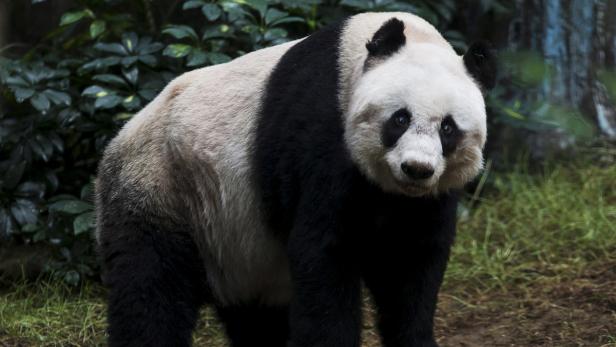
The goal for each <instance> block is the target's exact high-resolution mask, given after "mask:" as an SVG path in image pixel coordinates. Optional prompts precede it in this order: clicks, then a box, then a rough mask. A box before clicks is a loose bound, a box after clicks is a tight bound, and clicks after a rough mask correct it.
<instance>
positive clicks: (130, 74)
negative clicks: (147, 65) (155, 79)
mask: <svg viewBox="0 0 616 347" xmlns="http://www.w3.org/2000/svg"><path fill="white" fill-rule="evenodd" d="M122 74H123V75H124V78H126V79H127V80H128V82H130V83H131V84H132V85H134V86H136V85H137V80H138V79H139V69H137V67H136V66H135V67H133V68H132V69H122Z"/></svg>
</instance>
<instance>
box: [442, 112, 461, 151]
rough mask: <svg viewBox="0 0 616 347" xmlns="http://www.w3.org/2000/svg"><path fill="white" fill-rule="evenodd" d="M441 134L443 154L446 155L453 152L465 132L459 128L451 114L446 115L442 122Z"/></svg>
mask: <svg viewBox="0 0 616 347" xmlns="http://www.w3.org/2000/svg"><path fill="white" fill-rule="evenodd" d="M439 135H440V137H441V145H442V146H443V155H445V156H447V155H449V154H451V153H453V152H454V151H455V150H456V147H458V143H459V142H460V140H461V139H462V137H464V133H463V132H462V131H460V129H458V125H457V124H456V121H454V120H453V117H452V116H451V115H448V116H447V117H445V119H443V122H441V128H440V130H439Z"/></svg>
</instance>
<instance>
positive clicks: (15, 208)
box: [11, 199, 38, 225]
mask: <svg viewBox="0 0 616 347" xmlns="http://www.w3.org/2000/svg"><path fill="white" fill-rule="evenodd" d="M11 214H12V215H13V218H15V220H16V221H17V223H19V225H26V224H36V221H37V220H38V210H37V208H36V205H35V204H34V203H33V202H32V201H30V200H26V199H17V201H16V202H15V203H13V204H12V205H11Z"/></svg>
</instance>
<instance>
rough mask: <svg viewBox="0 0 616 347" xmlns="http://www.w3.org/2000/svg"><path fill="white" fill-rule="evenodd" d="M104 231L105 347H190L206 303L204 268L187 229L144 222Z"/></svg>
mask: <svg viewBox="0 0 616 347" xmlns="http://www.w3.org/2000/svg"><path fill="white" fill-rule="evenodd" d="M110 227H111V228H104V229H107V230H103V231H107V232H108V233H107V235H121V237H118V236H115V237H113V238H109V239H111V240H105V239H103V240H102V243H101V249H100V251H101V255H102V257H103V263H104V274H105V275H104V282H105V284H106V285H107V287H108V288H109V301H108V303H109V307H108V324H109V327H108V332H109V346H111V347H117V346H178V347H180V346H182V347H183V346H190V345H191V343H192V331H193V329H194V327H195V325H196V321H197V319H198V316H199V308H200V307H201V306H202V305H203V304H204V303H205V300H206V299H207V295H206V293H207V286H206V284H205V282H204V279H205V270H204V268H203V262H202V261H201V258H200V256H199V253H198V250H197V247H196V245H195V243H194V242H193V240H192V238H191V237H190V236H189V235H188V233H187V232H186V231H185V230H181V231H180V230H176V231H170V230H159V229H160V228H156V227H152V226H146V225H145V223H143V222H141V223H122V224H119V223H118V224H117V225H115V227H114V226H113V225H112V226H110Z"/></svg>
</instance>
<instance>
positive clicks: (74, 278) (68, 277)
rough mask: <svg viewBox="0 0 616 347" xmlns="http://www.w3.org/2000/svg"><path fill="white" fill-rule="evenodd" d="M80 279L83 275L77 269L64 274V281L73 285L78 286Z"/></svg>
mask: <svg viewBox="0 0 616 347" xmlns="http://www.w3.org/2000/svg"><path fill="white" fill-rule="evenodd" d="M80 280H81V276H80V275H79V272H77V271H75V270H70V271H67V272H66V273H65V274H64V282H66V283H67V284H70V285H71V286H73V287H76V286H77V285H78V284H79V281H80Z"/></svg>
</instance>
